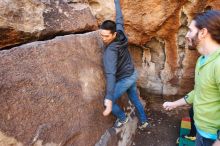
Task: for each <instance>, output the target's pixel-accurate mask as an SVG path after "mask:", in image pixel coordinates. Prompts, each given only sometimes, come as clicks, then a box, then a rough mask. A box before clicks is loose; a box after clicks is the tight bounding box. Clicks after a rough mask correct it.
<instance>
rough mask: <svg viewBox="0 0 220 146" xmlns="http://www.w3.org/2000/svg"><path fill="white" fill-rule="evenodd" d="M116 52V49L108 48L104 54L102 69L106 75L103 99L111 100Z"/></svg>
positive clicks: (116, 58)
mask: <svg viewBox="0 0 220 146" xmlns="http://www.w3.org/2000/svg"><path fill="white" fill-rule="evenodd" d="M117 60H118V52H117V48H115V47H112V46H110V47H109V48H107V50H106V52H105V53H104V69H105V75H106V85H107V86H106V96H105V99H109V100H111V101H112V100H113V95H114V88H115V83H116V70H117V68H116V67H117Z"/></svg>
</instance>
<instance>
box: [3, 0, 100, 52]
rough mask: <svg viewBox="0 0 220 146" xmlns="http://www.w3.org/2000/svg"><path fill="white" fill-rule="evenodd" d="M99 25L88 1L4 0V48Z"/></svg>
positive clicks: (88, 29)
mask: <svg viewBox="0 0 220 146" xmlns="http://www.w3.org/2000/svg"><path fill="white" fill-rule="evenodd" d="M96 29H97V21H96V19H95V17H94V16H93V15H92V13H91V11H90V8H89V7H88V4H85V3H83V2H81V3H76V2H74V1H69V0H34V1H29V0H19V1H18V0H0V33H1V36H0V50H1V49H8V48H11V47H12V46H15V45H20V44H23V43H27V42H30V41H34V40H45V39H51V38H53V37H55V36H57V35H64V34H70V33H81V32H88V31H92V30H96Z"/></svg>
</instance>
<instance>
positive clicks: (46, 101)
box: [0, 32, 112, 146]
mask: <svg viewBox="0 0 220 146" xmlns="http://www.w3.org/2000/svg"><path fill="white" fill-rule="evenodd" d="M100 46H101V42H100V40H99V38H98V36H97V33H96V32H93V33H87V34H83V35H69V36H64V37H56V38H55V39H53V40H50V41H44V42H34V43H30V44H27V45H23V46H20V47H16V48H12V49H10V50H5V51H1V52H0V66H1V68H0V81H1V82H0V97H1V98H0V106H1V108H0V113H1V114H0V115H1V120H0V129H1V134H0V135H1V141H0V145H4V146H8V145H18V144H19V143H20V144H21V145H31V144H35V145H37V144H38V145H41V144H44V145H45V144H51V145H52V144H53V145H57V146H58V145H74V146H92V145H94V144H95V143H96V142H97V141H98V140H99V139H100V137H101V135H102V134H103V133H104V131H105V130H106V129H107V128H108V127H110V126H111V124H112V119H111V118H104V117H103V116H102V110H103V106H102V105H103V97H104V85H105V82H104V75H103V72H102V61H101V55H102V49H101V48H100ZM2 138H3V139H2Z"/></svg>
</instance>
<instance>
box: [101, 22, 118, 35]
mask: <svg viewBox="0 0 220 146" xmlns="http://www.w3.org/2000/svg"><path fill="white" fill-rule="evenodd" d="M100 29H105V30H110V31H111V33H112V34H113V33H115V32H116V23H115V22H114V21H112V20H105V21H104V22H103V23H102V24H101V26H100Z"/></svg>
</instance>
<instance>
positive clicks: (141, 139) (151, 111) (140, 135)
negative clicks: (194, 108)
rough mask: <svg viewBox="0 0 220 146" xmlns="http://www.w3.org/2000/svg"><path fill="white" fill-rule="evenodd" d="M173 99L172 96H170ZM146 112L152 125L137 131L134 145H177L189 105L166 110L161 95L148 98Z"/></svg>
mask: <svg viewBox="0 0 220 146" xmlns="http://www.w3.org/2000/svg"><path fill="white" fill-rule="evenodd" d="M169 99H171V100H172V98H169ZM145 100H147V105H146V112H147V114H148V117H149V122H150V126H149V128H147V129H146V130H143V131H140V130H138V131H137V132H136V135H135V138H134V141H133V144H132V145H133V146H176V139H177V138H178V135H179V127H180V122H181V118H182V117H185V116H188V114H187V107H183V108H179V109H176V110H174V111H170V112H167V111H164V110H163V108H162V104H163V101H165V100H166V99H163V98H161V97H151V98H149V97H148V98H146V99H145Z"/></svg>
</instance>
